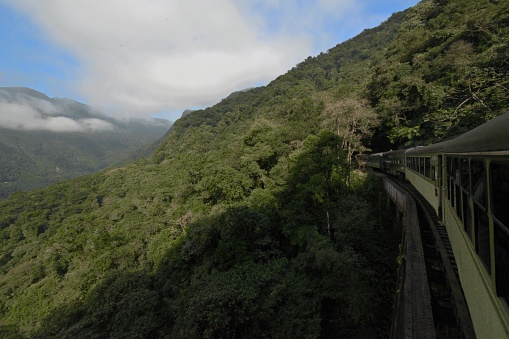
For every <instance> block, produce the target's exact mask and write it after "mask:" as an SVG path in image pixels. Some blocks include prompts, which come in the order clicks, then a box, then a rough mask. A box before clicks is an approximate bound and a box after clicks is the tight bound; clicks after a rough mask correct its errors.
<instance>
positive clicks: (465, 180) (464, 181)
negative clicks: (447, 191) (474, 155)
mask: <svg viewBox="0 0 509 339" xmlns="http://www.w3.org/2000/svg"><path fill="white" fill-rule="evenodd" d="M459 165H460V166H459V167H460V168H459V170H460V183H461V187H463V188H464V189H466V190H467V191H468V192H470V179H469V173H470V170H469V168H468V158H460V159H459Z"/></svg>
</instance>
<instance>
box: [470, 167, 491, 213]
mask: <svg viewBox="0 0 509 339" xmlns="http://www.w3.org/2000/svg"><path fill="white" fill-rule="evenodd" d="M470 174H471V180H472V191H471V192H472V196H473V199H474V201H476V202H477V203H479V204H480V205H481V206H482V207H484V208H485V209H486V208H487V207H488V203H487V199H486V197H487V194H486V168H485V166H484V161H480V160H472V161H470Z"/></svg>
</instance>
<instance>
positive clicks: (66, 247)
mask: <svg viewBox="0 0 509 339" xmlns="http://www.w3.org/2000/svg"><path fill="white" fill-rule="evenodd" d="M508 23H509V9H508V7H507V5H506V2H505V1H502V0H500V1H471V0H450V1H443V0H442V1H423V2H421V3H420V4H418V5H417V6H415V7H413V8H411V9H409V10H407V11H405V12H402V13H396V14H395V15H393V16H392V17H391V18H390V19H389V20H388V21H387V22H385V23H383V24H382V25H380V26H379V27H377V28H375V29H370V30H366V31H364V32H363V33H361V34H360V35H359V36H357V37H355V38H353V39H351V40H349V41H346V42H344V43H342V44H340V45H338V46H336V47H334V48H332V49H330V50H329V51H327V52H326V53H322V54H320V55H319V56H317V57H310V58H308V59H307V60H305V61H304V62H302V63H301V64H299V65H297V66H296V67H295V68H294V69H292V70H290V71H289V72H288V73H286V74H284V75H282V76H280V77H278V78H277V79H275V80H274V81H273V82H271V83H270V84H269V85H268V86H265V87H261V88H254V89H251V90H248V91H242V92H237V93H235V94H234V95H231V96H229V97H227V98H225V99H224V100H222V101H221V102H220V103H218V104H217V105H215V106H213V107H210V108H208V109H205V110H199V111H194V112H191V113H189V114H187V115H185V116H184V117H182V118H181V119H179V120H178V121H177V122H176V123H175V124H174V125H173V126H172V129H171V131H170V133H169V134H168V135H167V139H166V141H165V142H164V143H163V144H162V145H161V146H160V147H159V148H158V149H157V150H156V151H155V152H154V153H153V155H152V156H151V157H150V158H147V159H144V160H140V161H138V162H136V163H134V164H131V165H128V166H125V167H120V168H115V169H109V170H105V171H102V172H100V173H97V174H93V175H90V176H87V177H83V178H79V179H73V180H69V181H65V182H62V183H59V184H56V185H53V186H51V187H49V188H48V189H45V190H39V191H32V192H24V193H16V194H14V195H13V196H12V197H10V198H9V199H7V200H5V201H2V202H0V227H1V232H2V233H0V239H1V241H2V246H1V250H0V272H1V276H0V333H1V334H2V335H3V336H7V337H8V336H10V337H14V338H17V337H23V336H32V337H57V338H63V337H71V336H75V337H86V338H92V337H112V338H125V337H138V338H153V337H165V336H167V337H172V338H173V337H175V338H179V337H275V338H287V337H299V338H300V337H334V336H336V337H379V338H385V337H387V336H388V332H389V329H390V317H391V309H392V299H393V298H392V296H393V292H394V290H393V289H394V286H395V282H396V281H395V280H396V273H395V272H396V270H397V263H396V256H397V255H398V243H399V235H398V233H397V231H396V230H393V229H392V227H391V226H390V225H385V224H384V220H387V219H389V218H386V216H385V212H384V210H385V209H386V206H385V205H383V204H380V199H379V197H378V196H377V194H378V193H377V192H379V191H381V189H380V188H379V187H378V186H377V185H378V183H377V182H376V180H374V179H372V178H367V179H366V177H364V176H363V175H361V174H359V173H357V172H355V171H352V167H351V165H350V160H351V159H352V156H353V155H354V154H355V153H357V152H359V151H365V150H367V149H368V148H371V149H373V150H376V149H381V148H386V147H387V148H388V147H392V148H395V147H399V146H401V145H404V144H412V143H424V142H428V141H435V140H440V139H442V138H446V137H449V136H452V135H453V134H455V133H459V132H461V131H462V130H464V129H468V128H470V127H473V126H475V125H477V124H480V123H481V122H482V121H485V120H486V119H489V118H490V117H492V116H495V115H498V114H500V113H501V112H503V111H505V110H506V109H507V108H508V107H509V103H508V94H509V93H508V92H507V88H509V85H508V81H509V77H508V74H507V70H508V68H507V66H508V64H507V60H506V58H505V56H506V55H507V51H508V46H507V42H508V41H507V39H508V37H509V34H508V33H509V32H508Z"/></svg>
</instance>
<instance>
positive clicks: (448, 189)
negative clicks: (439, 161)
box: [445, 157, 451, 200]
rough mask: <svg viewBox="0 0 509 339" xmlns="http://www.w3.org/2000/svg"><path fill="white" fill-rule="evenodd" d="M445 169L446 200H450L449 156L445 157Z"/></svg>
mask: <svg viewBox="0 0 509 339" xmlns="http://www.w3.org/2000/svg"><path fill="white" fill-rule="evenodd" d="M445 170H446V175H447V178H446V181H445V182H446V185H447V200H451V158H450V157H445Z"/></svg>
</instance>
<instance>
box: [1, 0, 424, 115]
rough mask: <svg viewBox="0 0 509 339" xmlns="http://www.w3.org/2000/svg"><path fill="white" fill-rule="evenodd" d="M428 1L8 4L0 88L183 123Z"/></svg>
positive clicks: (7, 0) (4, 2) (12, 0)
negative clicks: (186, 115)
mask: <svg viewBox="0 0 509 339" xmlns="http://www.w3.org/2000/svg"><path fill="white" fill-rule="evenodd" d="M418 2H419V1H418V0H213V1H212V0H73V1H69V0H0V36H1V37H2V46H1V47H0V87H19V86H22V87H29V88H33V89H35V90H38V91H40V92H43V93H45V94H46V95H48V96H49V97H67V98H70V99H74V100H77V101H80V102H83V103H86V104H88V105H91V106H93V107H94V108H96V109H98V110H100V111H102V112H104V113H106V114H108V115H111V116H117V117H123V118H134V117H136V118H143V117H154V116H157V117H164V118H167V119H169V120H171V121H175V120H176V119H178V118H179V117H180V115H181V114H182V112H183V111H184V110H185V109H197V108H204V107H208V106H212V105H214V104H215V103H217V102H219V101H220V100H221V99H222V98H225V97H227V96H228V95H229V94H230V93H231V92H233V91H237V90H242V89H246V88H250V87H255V86H263V85H266V84H268V83H269V82H270V81H272V80H273V79H275V78H276V77H278V76H279V75H281V74H284V73H286V72H287V71H288V70H290V69H291V68H292V67H294V66H295V65H297V64H298V63H300V62H302V61H303V60H304V59H306V58H307V57H308V56H315V55H317V54H319V53H320V52H326V51H327V50H328V49H330V48H332V47H334V46H336V45H337V44H338V43H341V42H343V41H345V40H347V39H349V38H351V37H353V36H355V35H357V34H358V33H360V32H362V31H363V30H364V29H366V28H373V27H376V26H378V25H379V24H380V23H382V22H383V21H385V20H386V19H387V18H389V17H390V15H391V14H392V13H394V12H397V11H401V10H404V9H406V8H408V7H411V6H413V5H415V4H417V3H418Z"/></svg>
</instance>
